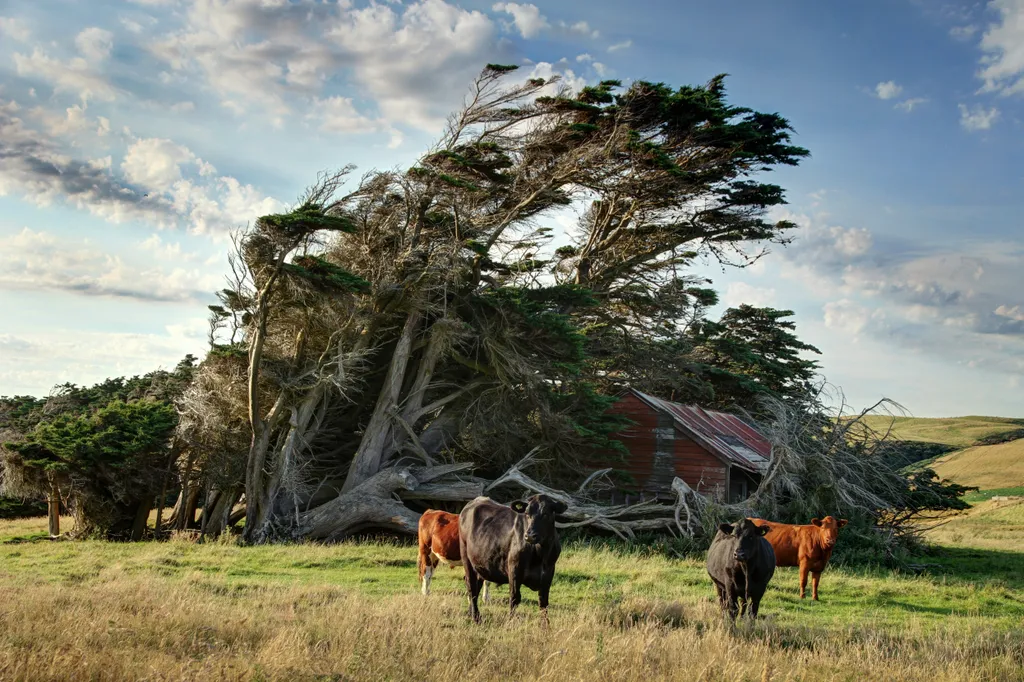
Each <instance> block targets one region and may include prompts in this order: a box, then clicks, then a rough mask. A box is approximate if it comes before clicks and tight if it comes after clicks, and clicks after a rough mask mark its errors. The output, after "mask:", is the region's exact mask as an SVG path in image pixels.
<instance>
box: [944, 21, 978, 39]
mask: <svg viewBox="0 0 1024 682" xmlns="http://www.w3.org/2000/svg"><path fill="white" fill-rule="evenodd" d="M977 32H978V27H977V26H975V25H974V24H967V25H965V26H954V27H953V28H951V29H949V35H951V36H953V38H954V39H955V40H970V39H971V38H972V37H973V36H974V34H975V33H977Z"/></svg>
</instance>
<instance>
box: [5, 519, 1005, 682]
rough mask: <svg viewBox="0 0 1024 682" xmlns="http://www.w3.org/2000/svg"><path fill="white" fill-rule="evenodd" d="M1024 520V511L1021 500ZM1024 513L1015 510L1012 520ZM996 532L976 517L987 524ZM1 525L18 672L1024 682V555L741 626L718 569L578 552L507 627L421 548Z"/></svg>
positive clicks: (857, 587) (959, 557)
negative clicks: (57, 538)
mask: <svg viewBox="0 0 1024 682" xmlns="http://www.w3.org/2000/svg"><path fill="white" fill-rule="evenodd" d="M1021 509H1024V507H1022V508H1021ZM1011 518H1016V517H1011ZM976 521H977V519H976ZM44 528H45V519H33V520H26V521H20V522H8V523H5V524H0V595H4V598H3V599H0V679H4V680H9V679H10V680H17V679H87V678H89V677H90V676H92V677H95V678H97V679H98V678H103V679H125V678H131V679H138V678H142V677H146V678H149V679H182V678H185V679H200V678H201V679H298V680H303V679H310V680H312V679H321V680H324V679H326V680H349V679H353V680H354V679H418V680H420V679H445V680H450V679H474V680H478V679H539V678H540V677H541V676H546V678H547V679H606V680H615V679H618V680H641V679H642V680H651V679H663V678H664V679H694V678H699V679H708V680H718V679H721V680H726V679H728V680H734V679H739V680H743V679H751V680H757V679H765V678H764V677H763V674H764V673H765V670H766V666H767V672H768V676H767V678H768V679H815V680H817V679H821V680H827V679H837V680H861V679H907V680H928V681H929V682H932V681H940V680H961V679H1006V680H1024V668H1022V661H1024V631H1022V629H1021V623H1022V622H1024V574H1022V572H1021V571H1020V570H1019V567H1020V565H1022V564H1024V553H1018V552H1010V551H1005V550H999V549H995V548H998V547H1003V546H1004V545H1003V544H999V543H995V544H993V545H992V547H993V548H989V549H975V548H970V549H963V548H961V549H951V550H949V551H947V552H944V553H942V554H941V555H939V556H937V557H929V558H928V559H927V561H929V562H933V563H939V564H941V565H942V568H938V569H936V570H935V571H934V573H933V574H932V575H926V576H907V575H895V574H893V573H891V572H889V571H884V570H870V569H858V570H853V569H843V568H830V569H829V571H828V572H827V573H826V575H825V576H824V577H823V580H822V597H823V600H822V601H821V602H820V603H814V602H811V601H809V600H808V601H803V602H801V601H800V600H799V598H798V597H797V594H796V587H797V577H796V571H795V569H779V573H778V574H777V576H776V578H775V579H774V580H773V582H772V585H771V587H770V589H769V591H768V594H767V595H766V597H765V601H764V602H763V604H762V609H763V613H764V614H765V616H766V617H765V618H764V620H763V622H762V623H759V624H758V625H757V626H756V627H754V628H753V629H751V628H748V627H744V628H741V629H739V630H738V631H736V632H734V633H730V632H729V631H728V630H727V629H726V628H725V627H724V626H723V624H722V622H721V619H720V618H719V617H718V615H717V613H716V606H715V604H714V603H713V601H712V599H711V595H712V592H713V590H712V588H711V584H710V581H709V580H708V578H707V575H706V574H705V572H704V568H703V564H702V563H701V562H699V561H693V560H671V559H666V558H664V557H639V556H625V555H622V554H619V553H616V552H613V551H609V550H607V549H592V548H586V547H570V548H567V550H566V551H565V553H564V554H563V559H562V560H560V561H559V564H558V572H557V574H556V582H555V585H554V587H553V589H552V607H551V629H550V630H549V631H544V630H542V629H540V627H539V620H538V616H537V613H536V596H535V594H534V593H533V592H532V591H529V590H525V591H524V598H525V600H526V602H525V604H524V608H523V610H522V614H521V616H520V617H518V618H516V619H515V620H513V621H508V619H507V617H506V615H505V607H503V606H502V605H501V604H500V600H501V599H505V598H507V589H506V588H499V589H498V590H496V594H497V597H498V599H499V603H497V604H490V605H486V606H485V607H484V609H483V611H484V617H485V623H484V625H483V626H481V627H474V626H472V625H470V624H469V623H467V621H466V618H465V615H464V614H465V597H464V591H463V590H464V588H463V587H462V579H461V574H462V571H461V570H460V569H454V570H448V569H442V570H440V571H439V572H438V575H437V577H436V579H435V582H434V594H433V595H431V596H430V597H429V598H424V597H422V596H421V595H420V594H418V592H417V584H416V566H415V549H414V548H413V547H410V546H399V545H388V544H343V545H337V546H331V547H325V546H320V545H300V546H287V547H281V546H273V547H238V546H234V545H230V544H209V545H194V544H189V543H187V542H183V541H177V542H169V543H160V544H158V543H144V544H135V545H131V544H109V543H102V542H78V543H71V542H57V543H54V542H49V541H46V540H39V539H38V538H39V536H40V535H41V534H42V531H43V529H44Z"/></svg>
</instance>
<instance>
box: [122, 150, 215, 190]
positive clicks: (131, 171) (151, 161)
mask: <svg viewBox="0 0 1024 682" xmlns="http://www.w3.org/2000/svg"><path fill="white" fill-rule="evenodd" d="M195 158H196V156H195V154H193V153H192V152H191V151H189V150H188V149H186V148H185V147H182V146H181V145H177V144H175V143H173V142H171V141H170V140H164V139H157V138H150V139H145V140H137V141H136V142H135V143H133V144H132V145H131V147H129V148H128V152H127V154H125V157H124V161H123V162H122V163H121V170H122V171H123V172H124V176H125V178H127V179H128V181H129V182H132V183H135V184H136V185H139V186H142V187H146V188H148V189H154V190H158V191H167V190H170V189H171V187H172V186H173V185H174V183H175V182H177V181H178V180H181V166H182V164H185V163H192V162H193V161H195Z"/></svg>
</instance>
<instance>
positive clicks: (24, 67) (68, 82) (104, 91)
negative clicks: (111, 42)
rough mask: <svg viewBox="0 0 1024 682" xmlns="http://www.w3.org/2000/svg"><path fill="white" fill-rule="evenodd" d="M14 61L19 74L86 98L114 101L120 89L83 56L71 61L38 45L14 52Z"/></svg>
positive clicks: (57, 89) (56, 90)
mask: <svg viewBox="0 0 1024 682" xmlns="http://www.w3.org/2000/svg"><path fill="white" fill-rule="evenodd" d="M14 65H15V68H16V69H17V71H18V75H19V76H25V77H33V76H35V77H38V78H41V79H42V80H44V81H46V82H48V83H50V85H52V86H53V89H54V92H58V93H61V92H71V93H77V94H78V95H79V96H80V97H81V98H82V100H83V101H87V100H90V99H93V98H95V99H100V100H104V101H112V100H114V99H116V97H117V90H116V89H115V88H114V86H113V85H111V84H110V82H108V81H107V79H106V78H105V77H104V76H103V75H102V74H101V73H100V72H99V71H98V70H97V69H96V65H95V64H90V63H89V62H88V61H86V60H85V59H84V58H83V57H73V58H72V59H70V60H69V61H67V62H62V61H60V60H59V59H54V58H52V57H50V56H49V55H48V54H47V53H45V52H44V51H42V50H41V49H39V48H38V47H36V48H34V49H33V50H32V54H30V55H25V54H21V53H17V52H16V53H15V54H14Z"/></svg>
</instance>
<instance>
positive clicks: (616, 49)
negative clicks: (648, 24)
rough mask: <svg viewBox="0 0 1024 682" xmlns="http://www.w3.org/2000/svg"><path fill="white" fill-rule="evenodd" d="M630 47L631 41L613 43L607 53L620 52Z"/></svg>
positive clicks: (631, 45)
mask: <svg viewBox="0 0 1024 682" xmlns="http://www.w3.org/2000/svg"><path fill="white" fill-rule="evenodd" d="M631 47H633V41H632V40H624V41H622V42H621V43H615V44H614V45H611V46H609V47H608V51H609V52H620V51H622V50H628V49H629V48H631Z"/></svg>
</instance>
